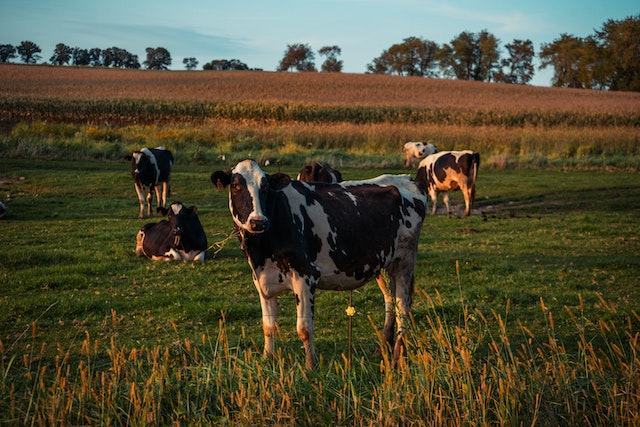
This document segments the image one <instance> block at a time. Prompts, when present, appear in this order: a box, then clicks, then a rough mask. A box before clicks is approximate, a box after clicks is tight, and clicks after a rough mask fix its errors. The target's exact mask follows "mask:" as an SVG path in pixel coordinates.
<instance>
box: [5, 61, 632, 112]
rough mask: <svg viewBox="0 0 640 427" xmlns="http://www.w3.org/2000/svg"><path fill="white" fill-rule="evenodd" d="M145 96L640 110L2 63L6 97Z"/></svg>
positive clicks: (598, 98)
mask: <svg viewBox="0 0 640 427" xmlns="http://www.w3.org/2000/svg"><path fill="white" fill-rule="evenodd" d="M6 97H11V98H46V99H65V100H97V99H144V100H155V101H157V100H171V101H202V102H216V101H226V102H247V101H254V102H267V103H285V102H287V103H294V104H312V105H325V106H326V105H328V106H375V107H380V106H387V107H412V108H427V109H447V110H463V111H464V110H466V111H469V110H471V111H480V110H482V111H493V112H497V111H502V112H513V111H518V112H536V113H537V112H540V111H545V112H571V113H582V114H584V113H587V114H604V113H606V114H616V115H617V114H633V115H638V114H640V93H630V92H606V91H594V90H581V89H559V88H546V87H531V86H522V85H507V84H496V83H482V82H469V81H459V80H443V79H427V78H415V77H397V76H387V75H368V74H342V73H275V72H250V71H247V72H239V71H230V72H206V71H149V70H119V69H95V68H75V67H51V66H26V65H17V64H2V65H0V98H6Z"/></svg>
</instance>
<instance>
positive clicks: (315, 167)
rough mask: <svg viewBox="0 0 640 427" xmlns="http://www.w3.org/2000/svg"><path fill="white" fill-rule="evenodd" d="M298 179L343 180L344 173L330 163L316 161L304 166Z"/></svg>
mask: <svg viewBox="0 0 640 427" xmlns="http://www.w3.org/2000/svg"><path fill="white" fill-rule="evenodd" d="M296 179H297V180H298V181H305V182H328V183H334V184H335V183H338V182H342V174H341V173H340V172H339V171H337V170H335V169H333V168H332V167H331V166H330V165H329V163H320V162H315V163H313V164H311V165H307V166H305V167H303V168H302V170H301V171H300V173H299V174H298V177H297V178H296Z"/></svg>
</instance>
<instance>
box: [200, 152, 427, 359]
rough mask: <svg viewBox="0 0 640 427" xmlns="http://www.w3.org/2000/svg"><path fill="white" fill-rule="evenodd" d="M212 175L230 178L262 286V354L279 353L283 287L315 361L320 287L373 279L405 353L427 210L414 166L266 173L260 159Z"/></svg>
mask: <svg viewBox="0 0 640 427" xmlns="http://www.w3.org/2000/svg"><path fill="white" fill-rule="evenodd" d="M211 181H212V182H213V183H214V184H215V185H217V186H218V188H223V187H225V186H229V209H230V211H231V216H232V218H233V221H234V224H235V228H236V229H237V231H238V232H239V238H240V240H241V248H242V250H243V251H244V254H245V256H246V257H247V261H248V262H249V266H250V267H251V270H252V273H253V281H254V284H255V286H256V288H257V290H258V293H259V295H260V304H261V306H262V325H263V331H264V338H265V343H264V354H265V355H268V354H272V353H274V338H275V334H276V320H277V315H278V301H277V296H278V294H280V293H282V292H285V291H293V292H294V293H295V295H296V305H297V323H296V326H297V332H298V336H299V337H300V339H301V340H302V342H303V343H304V347H305V353H306V366H307V368H309V369H312V368H313V367H314V366H316V365H317V363H318V359H317V357H316V352H315V347H314V344H313V332H314V325H313V315H314V295H315V291H316V289H329V290H351V289H355V288H358V287H360V286H362V285H364V284H365V283H367V282H369V281H371V280H372V279H376V280H377V282H378V285H379V286H380V289H381V290H382V292H383V294H384V299H385V307H386V316H385V325H384V330H383V333H384V336H385V338H386V340H387V342H388V343H389V345H391V346H393V348H394V362H395V361H397V360H398V358H399V357H400V355H401V354H402V353H403V351H404V340H403V333H404V326H405V322H406V320H407V318H408V316H409V309H410V307H411V297H412V292H413V270H414V267H415V263H416V256H417V249H418V240H419V237H420V231H421V228H422V221H423V220H424V216H425V212H426V202H427V198H426V192H425V189H424V188H423V187H419V185H418V184H416V182H415V181H413V180H412V179H411V177H409V176H408V175H399V176H395V175H382V176H380V177H378V178H374V179H371V180H367V181H345V182H342V183H339V184H328V183H317V182H315V183H307V182H302V181H297V180H291V179H290V178H289V176H287V175H285V174H281V173H276V174H273V175H269V174H267V173H265V172H264V171H263V170H262V169H261V168H260V167H259V165H258V164H257V163H256V162H254V161H253V160H244V161H241V162H240V163H238V164H237V165H236V166H235V167H233V168H232V169H231V170H230V171H228V172H225V171H216V172H214V173H213V174H212V175H211ZM383 269H384V270H385V271H386V273H387V275H388V277H389V283H388V285H387V283H385V280H384V279H383V277H382V273H381V272H382V270H383ZM394 310H395V311H394ZM396 321H397V330H398V337H397V339H396V341H395V345H394V325H395V324H396Z"/></svg>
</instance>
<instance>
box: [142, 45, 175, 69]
mask: <svg viewBox="0 0 640 427" xmlns="http://www.w3.org/2000/svg"><path fill="white" fill-rule="evenodd" d="M146 52H147V60H146V61H144V65H145V66H146V67H147V69H149V70H167V69H169V65H171V54H170V53H169V51H168V50H167V49H165V48H163V47H157V48H155V49H154V48H151V47H148V48H147V49H146Z"/></svg>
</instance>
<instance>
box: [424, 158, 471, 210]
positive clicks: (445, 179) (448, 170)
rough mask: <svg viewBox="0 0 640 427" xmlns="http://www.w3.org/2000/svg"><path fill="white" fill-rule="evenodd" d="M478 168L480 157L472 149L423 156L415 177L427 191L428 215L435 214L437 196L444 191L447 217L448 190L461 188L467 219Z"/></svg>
mask: <svg viewBox="0 0 640 427" xmlns="http://www.w3.org/2000/svg"><path fill="white" fill-rule="evenodd" d="M478 167H480V154H478V153H476V152H474V151H471V150H466V151H441V152H439V153H436V154H431V155H429V156H427V157H425V159H424V160H422V161H421V162H420V165H419V166H418V171H419V173H418V175H419V176H421V177H423V178H422V179H424V180H425V183H426V188H427V192H428V193H429V196H430V197H431V202H432V203H433V206H432V208H431V214H435V213H436V203H437V199H438V193H441V192H443V193H444V196H443V199H444V204H445V206H446V208H447V214H449V215H451V210H450V209H449V191H453V190H458V189H460V190H461V191H462V196H463V197H464V203H465V210H464V215H463V216H469V214H470V213H471V208H472V207H473V201H474V200H475V197H476V177H477V175H478ZM416 179H419V178H416Z"/></svg>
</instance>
